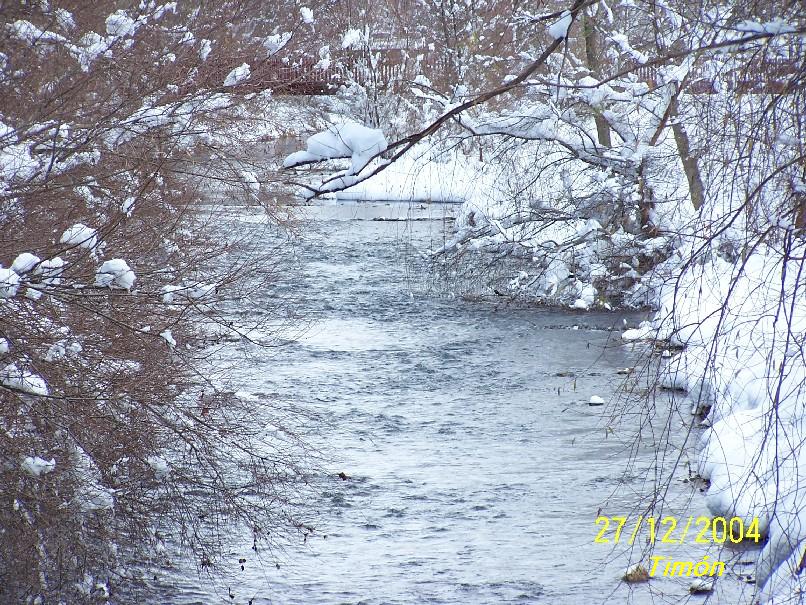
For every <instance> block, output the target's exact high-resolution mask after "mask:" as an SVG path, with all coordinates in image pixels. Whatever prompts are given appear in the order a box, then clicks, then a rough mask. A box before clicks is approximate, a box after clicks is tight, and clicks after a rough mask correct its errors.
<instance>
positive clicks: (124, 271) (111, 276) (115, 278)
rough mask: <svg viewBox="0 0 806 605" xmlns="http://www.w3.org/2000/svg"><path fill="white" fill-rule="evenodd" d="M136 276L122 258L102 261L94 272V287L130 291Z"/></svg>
mask: <svg viewBox="0 0 806 605" xmlns="http://www.w3.org/2000/svg"><path fill="white" fill-rule="evenodd" d="M136 279H137V276H136V275H135V274H134V271H132V270H131V269H130V268H129V265H128V264H127V263H126V261H125V260H123V259H122V258H114V259H112V260H108V261H104V263H103V264H102V265H101V266H100V267H98V269H97V270H96V271H95V285H96V286H100V287H102V288H106V287H110V288H123V289H125V290H129V289H131V287H132V286H133V285H134V281H135V280H136Z"/></svg>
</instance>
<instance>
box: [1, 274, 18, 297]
mask: <svg viewBox="0 0 806 605" xmlns="http://www.w3.org/2000/svg"><path fill="white" fill-rule="evenodd" d="M19 287H20V276H19V275H17V273H16V272H15V271H14V270H13V269H4V268H3V267H0V298H11V297H13V296H15V295H16V294H17V290H18V289H19Z"/></svg>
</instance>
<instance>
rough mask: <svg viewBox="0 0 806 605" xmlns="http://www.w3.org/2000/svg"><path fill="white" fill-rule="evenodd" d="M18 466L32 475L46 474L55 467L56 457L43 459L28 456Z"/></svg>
mask: <svg viewBox="0 0 806 605" xmlns="http://www.w3.org/2000/svg"><path fill="white" fill-rule="evenodd" d="M20 466H21V467H22V470H24V471H25V472H26V473H28V474H29V475H31V476H32V477H39V476H40V475H47V474H48V473H50V472H52V471H53V469H55V468H56V459H55V458H51V459H50V460H44V459H43V458H40V457H39V456H28V457H26V458H25V460H23V461H22V464H21V465H20Z"/></svg>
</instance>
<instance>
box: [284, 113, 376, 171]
mask: <svg viewBox="0 0 806 605" xmlns="http://www.w3.org/2000/svg"><path fill="white" fill-rule="evenodd" d="M306 145H307V149H306V150H305V151H297V152H295V153H292V154H291V155H289V156H288V157H287V158H286V159H285V161H284V162H283V167H284V168H291V167H293V166H298V165H300V164H306V163H310V162H319V161H322V160H328V159H336V158H350V159H351V160H352V162H351V166H350V170H349V171H348V172H347V176H350V175H354V174H358V173H359V172H361V170H362V169H363V168H364V167H365V166H366V165H367V164H368V163H369V161H370V159H372V157H373V156H375V155H377V154H380V153H382V152H383V151H385V150H386V147H387V143H386V137H384V136H383V132H381V131H380V130H378V129H375V128H367V127H366V126H362V125H361V124H358V123H356V122H352V121H347V122H342V123H340V124H333V125H331V126H330V127H328V129H327V130H325V131H324V132H320V133H317V134H315V135H313V136H312V137H310V138H308V140H307V143H306Z"/></svg>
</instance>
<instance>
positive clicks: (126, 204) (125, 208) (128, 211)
mask: <svg viewBox="0 0 806 605" xmlns="http://www.w3.org/2000/svg"><path fill="white" fill-rule="evenodd" d="M135 201H136V200H135V198H134V197H133V196H129V197H127V198H126V199H125V200H123V203H122V204H121V205H120V211H121V212H122V213H123V214H125V215H126V216H131V215H132V212H134V203H135Z"/></svg>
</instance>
